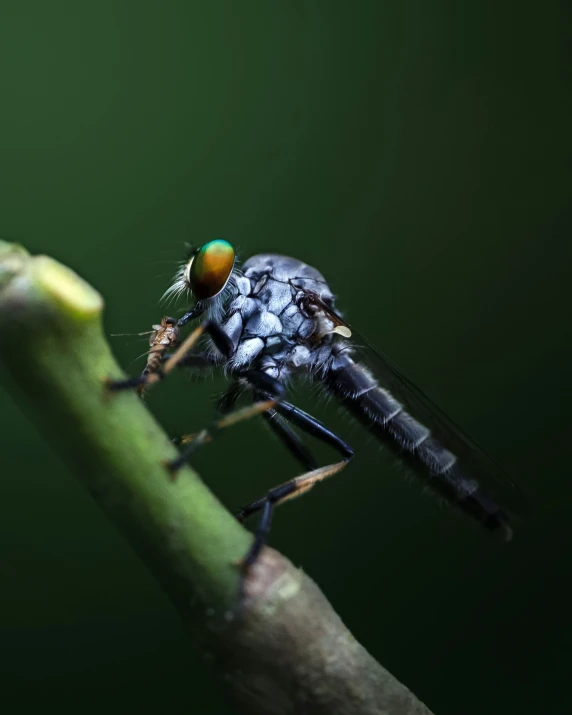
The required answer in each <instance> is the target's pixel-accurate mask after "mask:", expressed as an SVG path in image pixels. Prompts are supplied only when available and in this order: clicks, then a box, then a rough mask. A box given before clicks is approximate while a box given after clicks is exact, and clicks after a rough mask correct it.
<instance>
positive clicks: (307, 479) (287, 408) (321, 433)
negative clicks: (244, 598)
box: [236, 402, 354, 570]
mask: <svg viewBox="0 0 572 715" xmlns="http://www.w3.org/2000/svg"><path fill="white" fill-rule="evenodd" d="M273 410H274V411H275V412H277V413H278V414H280V415H282V416H283V417H285V418H286V419H288V420H289V421H290V422H292V423H293V424H295V425H296V426H297V427H299V428H300V429H301V430H303V431H304V432H306V433H307V434H309V435H311V436H312V437H316V438H317V439H319V440H321V441H322V442H325V443H326V444H329V445H330V446H331V447H334V449H336V450H337V451H338V452H339V453H340V454H341V456H342V459H341V460H340V461H339V462H335V463H334V464H328V465H326V466H325V467H319V468H318V469H312V470H311V471H308V472H306V473H305V474H302V475H301V476H299V477H295V478H294V479H292V480H290V481H289V482H285V483H284V484H281V485H280V486H278V487H275V488H274V489H271V490H270V491H269V492H268V493H267V494H266V496H265V497H263V498H262V499H258V500H257V501H255V502H252V503H250V504H247V505H246V506H245V507H243V508H242V509H241V510H240V511H239V512H238V514H237V515H236V517H237V519H238V520H239V521H240V522H241V523H242V522H243V521H244V520H245V519H246V518H248V517H249V516H251V515H252V514H255V513H256V512H258V511H262V516H261V519H260V524H259V526H258V529H257V530H256V534H255V537H254V542H253V544H252V546H251V548H250V550H249V551H248V553H247V554H246V556H245V558H244V560H243V562H242V567H243V568H244V569H245V570H247V569H248V568H249V567H250V566H252V564H253V563H254V562H255V561H256V559H257V558H258V556H259V554H260V551H261V550H262V547H263V546H264V543H265V541H266V538H267V536H268V534H269V532H270V525H271V522H272V513H273V510H274V507H275V506H277V505H278V504H281V503H282V502H284V501H287V500H288V499H293V498H295V497H298V496H301V495H302V494H304V493H305V492H307V491H309V490H310V489H311V488H312V487H313V486H314V485H315V484H317V483H318V482H321V481H322V480H323V479H326V478H327V477H330V476H333V475H334V474H337V473H338V472H341V470H342V469H344V467H345V466H346V465H347V464H348V462H349V461H350V460H351V458H352V457H353V454H354V451H353V449H352V447H350V445H349V444H347V442H345V441H344V440H343V439H342V438H341V437H338V435H336V434H335V433H334V432H332V431H331V430H329V429H328V428H327V427H326V426H325V425H323V424H322V423H321V422H320V421H319V420H317V419H316V418H315V417H312V416H311V415H309V414H307V413H306V412H304V411H303V410H301V409H299V408H298V407H296V406H295V405H292V404H290V403H288V402H277V403H276V405H275V406H274V408H273ZM268 419H269V420H271V419H272V417H271V416H269V417H268ZM278 425H279V427H278ZM274 427H275V428H276V433H277V435H278V436H279V437H280V438H281V439H282V441H283V442H284V444H285V445H286V446H287V447H288V448H289V449H290V451H291V452H292V454H294V456H295V457H296V458H297V459H298V460H299V461H301V462H302V463H303V464H306V465H308V464H315V462H314V460H313V457H312V456H311V455H310V453H309V452H308V451H307V450H306V447H305V446H304V445H303V443H302V441H301V440H300V438H299V437H298V435H296V433H295V432H293V430H290V428H288V429H287V430H284V424H282V423H280V422H275V424H274ZM292 435H294V437H295V439H294V440H292ZM292 447H294V448H292ZM300 447H302V449H300ZM308 455H309V457H310V462H308Z"/></svg>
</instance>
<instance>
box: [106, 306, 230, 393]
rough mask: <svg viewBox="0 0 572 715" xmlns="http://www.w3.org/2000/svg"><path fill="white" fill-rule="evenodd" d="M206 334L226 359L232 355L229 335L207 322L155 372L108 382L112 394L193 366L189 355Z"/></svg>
mask: <svg viewBox="0 0 572 715" xmlns="http://www.w3.org/2000/svg"><path fill="white" fill-rule="evenodd" d="M205 333H208V334H209V335H210V337H211V338H212V341H213V342H214V344H215V346H216V347H217V348H218V350H219V351H220V352H221V353H222V354H223V355H224V356H225V357H226V356H229V355H230V354H232V349H233V346H232V343H231V341H230V339H229V337H228V336H227V334H226V333H225V332H224V331H223V330H222V329H221V328H220V327H219V326H218V325H217V324H216V323H213V322H212V321H208V320H207V321H205V322H203V323H201V324H200V325H199V326H198V327H197V328H195V329H194V330H193V331H192V332H191V333H190V334H189V335H188V336H187V337H186V338H185V340H184V341H183V342H182V343H181V345H180V346H179V347H178V348H177V349H176V350H175V352H173V353H172V354H171V355H169V357H168V358H167V359H166V360H165V361H164V362H163V363H162V364H161V365H160V366H159V367H158V368H157V369H156V370H155V371H152V372H150V371H143V374H141V375H140V376H139V377H130V378H127V379H126V380H115V381H108V382H107V389H108V390H109V391H111V392H119V391H121V390H131V389H134V388H141V386H143V385H152V384H154V383H156V382H159V381H160V380H162V379H163V378H164V377H166V376H167V375H168V374H169V373H170V372H171V371H172V370H173V369H174V368H175V367H177V366H178V365H184V364H187V365H188V364H192V356H191V355H188V353H189V351H190V350H191V349H192V348H193V346H194V345H195V344H196V343H197V342H198V340H199V338H201V336H202V335H204V334H205ZM185 361H187V362H185Z"/></svg>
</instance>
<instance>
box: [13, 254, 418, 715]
mask: <svg viewBox="0 0 572 715" xmlns="http://www.w3.org/2000/svg"><path fill="white" fill-rule="evenodd" d="M102 309H103V301H102V299H101V296H100V295H99V294H98V293H97V292H96V291H95V290H94V289H93V288H92V287H91V286H89V285H88V284H87V283H85V281H83V280H82V279H81V278H80V277H79V276H77V275H76V274H75V273H74V272H73V271H71V270H70V269H69V268H67V267H65V266H63V265H62V264H60V263H58V262H56V261H55V260H53V259H51V258H48V257H46V256H36V257H32V256H30V255H29V254H28V253H27V252H26V251H25V250H24V249H23V248H21V247H19V246H16V245H14V244H8V243H4V242H0V362H1V363H3V365H4V366H5V367H6V368H7V370H8V372H9V373H10V374H11V377H12V380H8V385H7V386H8V389H9V390H11V391H12V392H13V393H14V394H15V397H16V399H17V400H18V401H19V402H20V403H21V404H23V405H24V407H25V408H26V409H27V411H28V413H29V415H30V417H31V419H33V420H34V421H35V422H36V424H37V425H38V427H39V429H40V430H41V431H42V432H43V433H45V434H47V435H48V437H49V438H50V440H51V442H52V444H53V446H54V447H55V448H56V449H57V450H58V451H59V452H60V453H61V455H62V456H63V458H64V459H65V460H66V462H67V463H68V464H69V465H70V467H71V469H72V470H73V471H74V472H75V474H76V475H77V476H78V477H79V478H80V479H81V480H82V482H83V483H84V485H85V486H86V488H87V489H88V490H89V492H90V493H91V494H92V496H93V497H94V499H95V500H96V501H97V502H98V503H99V505H100V506H101V508H102V509H103V510H104V511H105V512H106V514H107V515H108V517H109V518H110V520H111V521H112V522H113V523H114V524H115V525H116V526H117V527H118V528H120V529H121V530H122V531H123V533H124V534H125V535H126V537H127V539H128V540H129V542H130V543H131V545H132V546H133V548H134V549H135V550H136V552H137V553H138V554H139V555H140V557H141V558H142V559H143V561H144V562H145V563H146V565H147V566H148V567H149V568H150V569H151V570H152V572H153V573H154V575H155V577H156V578H157V580H158V581H159V583H160V585H161V587H162V588H163V590H164V591H165V592H166V593H167V595H168V596H169V597H170V598H171V600H172V601H173V603H174V604H175V606H176V607H177V609H178V610H179V613H180V614H181V616H182V618H183V621H184V622H185V624H186V625H187V626H188V628H189V629H190V630H191V632H192V635H193V638H194V640H196V641H197V642H198V644H199V647H200V648H202V649H204V650H208V652H210V653H212V655H213V658H214V662H215V668H216V671H217V672H218V674H219V676H222V679H223V681H224V683H225V684H226V688H227V691H228V693H229V696H230V698H231V699H232V700H233V701H234V702H235V704H236V705H237V708H238V710H239V711H240V712H243V713H248V714H249V715H258V714H260V715H262V714H264V715H274V714H276V715H286V714H288V715H290V714H292V715H294V714H297V715H299V714H302V713H304V714H312V715H314V714H315V715H321V714H322V713H323V714H324V715H325V714H326V713H327V714H328V715H338V714H339V715H342V714H343V715H351V714H352V713H356V714H359V715H373V714H374V713H375V715H413V714H419V715H430V712H429V710H428V709H427V708H426V707H425V706H424V705H423V704H421V703H420V702H419V701H418V700H417V699H416V698H415V696H414V695H413V694H412V693H411V692H410V691H409V690H408V689H407V688H406V687H405V686H403V685H402V684H401V683H399V682H398V681H397V680H396V679H395V678H394V677H393V676H392V675H390V673H388V672H387V671H386V670H385V669H384V668H382V667H381V666H380V665H379V664H378V663H377V662H376V661H375V660H374V659H373V658H372V657H371V655H369V653H367V651H366V650H365V649H364V648H363V647H362V646H361V645H360V644H359V643H358V642H357V641H356V640H355V638H354V637H353V636H352V635H351V633H350V632H349V631H348V630H347V628H346V627H345V626H344V625H343V623H342V621H341V620H340V618H339V617H338V616H337V614H336V613H335V612H334V611H333V609H332V607H331V606H330V604H329V603H328V601H327V600H326V598H325V596H324V595H323V594H322V593H321V591H320V590H319V588H318V587H317V586H316V584H315V583H314V582H313V581H312V580H311V579H310V578H309V577H308V576H306V575H305V574H303V573H302V572H301V571H300V570H298V569H296V568H295V567H294V566H293V565H292V564H291V563H290V562H289V561H288V560H287V559H286V558H284V557H283V556H281V555H280V554H278V553H277V552H276V551H274V550H273V549H270V548H266V549H264V550H263V552H262V555H261V558H260V559H259V561H258V562H257V564H256V565H255V567H254V568H253V569H252V571H251V573H250V574H249V576H248V578H247V580H246V583H245V586H244V588H245V598H244V602H243V607H242V609H241V610H240V612H237V610H236V605H237V595H238V589H239V572H238V569H237V567H236V562H237V561H238V560H239V559H240V558H241V557H242V556H243V555H244V554H245V553H246V551H247V550H248V547H249V545H250V543H251V538H252V537H251V535H250V534H249V532H248V531H246V530H245V529H244V528H243V527H242V526H240V525H239V524H238V523H237V522H236V520H235V519H234V518H233V517H232V516H231V515H230V514H229V512H228V511H227V510H226V509H225V508H224V507H223V506H222V505H221V504H220V502H219V501H218V500H217V499H216V497H214V496H213V494H212V493H211V492H210V491H209V490H208V488H207V487H206V486H205V485H204V484H203V482H202V481H201V480H200V478H199V477H198V476H197V475H196V474H195V473H194V472H193V471H192V470H191V469H190V468H188V467H186V468H184V469H183V470H182V471H181V473H180V474H179V477H178V479H177V480H176V481H175V482H172V481H170V480H169V479H168V477H167V473H166V470H165V468H164V466H163V464H162V463H163V460H165V459H168V458H172V457H174V456H175V455H176V452H175V450H174V447H173V445H172V444H171V443H170V441H169V440H168V439H167V437H166V435H165V434H164V432H163V431H162V429H161V428H160V427H159V425H158V424H157V423H156V422H155V420H154V419H153V417H152V416H151V415H150V413H149V412H148V411H147V409H146V408H145V407H144V405H143V403H142V402H141V400H139V399H138V398H137V396H136V395H135V394H130V393H129V394H127V393H126V394H121V395H117V396H114V397H113V398H111V399H110V398H109V397H107V396H106V393H105V390H104V383H103V380H104V378H105V377H108V376H110V377H118V378H119V377H121V376H122V373H121V370H120V369H119V368H118V366H117V364H116V363H115V361H114V359H113V357H112V355H111V351H110V349H109V346H108V345H107V343H106V341H105V339H104V336H103V332H102V328H101V313H102Z"/></svg>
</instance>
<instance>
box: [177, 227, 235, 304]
mask: <svg viewBox="0 0 572 715" xmlns="http://www.w3.org/2000/svg"><path fill="white" fill-rule="evenodd" d="M233 267H234V248H233V247H232V246H231V244H230V243H229V242H228V241H224V240H223V239H222V238H216V239H215V240H214V241H209V242H208V243H205V244H204V246H201V247H200V248H199V250H198V251H197V252H196V254H195V256H194V257H193V259H192V261H191V263H190V264H189V267H188V277H187V279H188V282H189V284H190V286H191V290H192V291H193V295H194V296H195V298H196V299H197V300H207V299H208V298H214V297H215V295H218V294H219V293H220V292H221V291H222V290H223V288H224V287H225V285H226V284H227V283H228V279H229V278H230V274H231V273H232V269H233Z"/></svg>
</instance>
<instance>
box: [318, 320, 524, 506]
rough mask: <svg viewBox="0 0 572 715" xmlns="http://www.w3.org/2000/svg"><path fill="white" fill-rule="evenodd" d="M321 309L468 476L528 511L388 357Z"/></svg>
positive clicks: (494, 467)
mask: <svg viewBox="0 0 572 715" xmlns="http://www.w3.org/2000/svg"><path fill="white" fill-rule="evenodd" d="M324 310H325V311H327V312H328V315H330V316H331V317H332V320H333V321H334V323H335V324H336V325H344V326H345V327H346V328H347V330H348V332H350V334H351V336H352V343H351V344H352V350H353V351H354V352H355V357H356V359H357V360H358V361H361V360H362V359H363V363H364V364H365V365H366V366H367V367H369V368H370V369H371V371H372V372H373V374H374V376H375V378H376V379H377V381H378V382H379V384H380V386H381V387H383V388H385V389H386V390H388V391H389V392H390V393H391V394H392V395H393V396H394V397H395V398H396V399H397V400H399V402H401V403H402V404H403V405H404V407H405V409H406V411H407V412H409V413H410V414H411V416H412V417H414V418H415V419H416V420H419V422H421V423H422V424H424V425H425V426H426V427H428V428H429V429H430V430H431V432H432V433H433V435H434V436H435V437H436V438H437V439H438V440H439V442H440V443H441V444H442V446H443V447H445V448H446V449H448V450H450V451H451V452H452V453H453V454H454V455H455V456H456V457H457V458H458V459H459V464H460V465H462V467H463V469H464V471H465V472H466V473H467V474H468V475H470V476H472V477H474V478H475V479H476V480H477V481H478V482H479V484H480V485H481V486H482V487H484V488H485V489H486V490H487V491H489V492H490V493H491V494H492V495H493V496H495V497H496V498H498V501H499V503H501V504H502V505H503V506H504V507H505V508H506V509H509V510H510V511H512V512H513V513H517V514H525V513H527V512H528V511H529V504H528V502H527V500H526V498H525V496H524V494H523V493H522V491H521V490H520V488H519V487H518V486H517V484H516V483H515V482H514V481H513V480H512V479H511V478H510V477H509V476H508V474H507V473H506V472H505V471H504V470H503V469H502V467H500V465H499V464H497V462H495V461H494V460H493V459H492V458H491V457H489V456H488V455H487V454H486V453H485V452H484V451H483V449H481V447H479V446H478V445H477V444H476V442H475V441H474V440H472V439H471V438H470V437H469V436H468V435H467V434H466V433H465V432H463V430H462V429H461V428H460V427H459V426H458V425H456V424H455V423H454V422H453V421H452V420H451V419H449V417H447V415H445V414H444V412H443V411H442V410H441V409H439V407H437V405H435V404H434V403H433V402H432V401H431V400H430V399H429V397H427V395H425V394H424V393H423V392H422V391H421V390H420V389H419V388H418V387H417V386H416V385H415V384H414V383H413V382H412V381H411V380H410V379H409V378H408V377H407V376H406V375H404V374H403V372H401V370H399V368H398V367H397V366H396V365H394V363H393V362H391V360H389V358H388V357H386V356H385V355H384V354H383V353H382V352H380V351H379V350H378V349H377V348H375V347H374V346H373V345H372V344H371V343H370V342H369V341H368V340H366V339H365V338H363V337H362V336H361V335H359V334H358V333H356V331H355V330H354V329H353V328H352V327H351V326H350V325H349V324H348V323H347V322H346V321H344V320H343V318H341V317H340V316H339V315H337V314H336V313H335V312H334V311H332V310H331V308H328V307H327V306H324Z"/></svg>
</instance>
